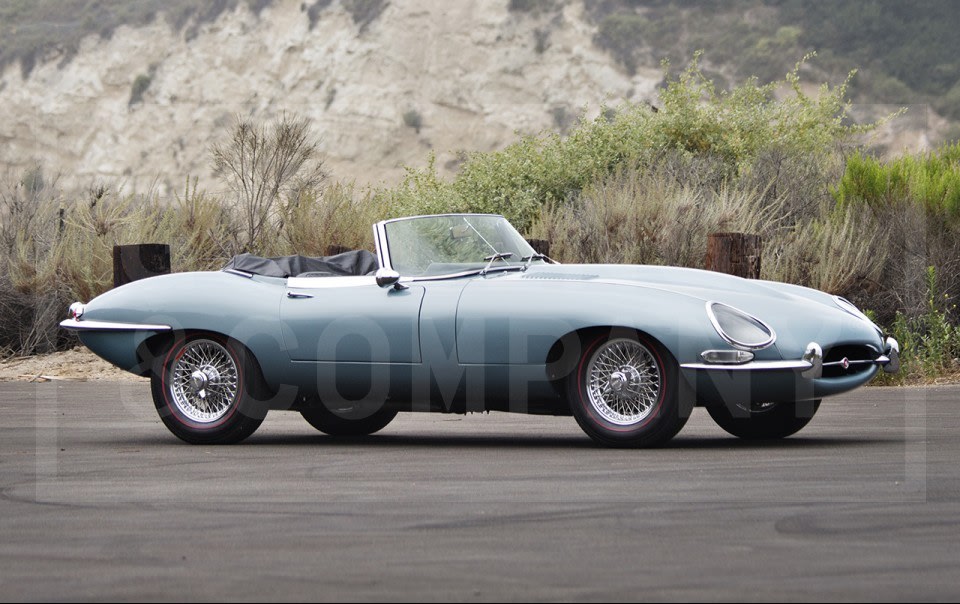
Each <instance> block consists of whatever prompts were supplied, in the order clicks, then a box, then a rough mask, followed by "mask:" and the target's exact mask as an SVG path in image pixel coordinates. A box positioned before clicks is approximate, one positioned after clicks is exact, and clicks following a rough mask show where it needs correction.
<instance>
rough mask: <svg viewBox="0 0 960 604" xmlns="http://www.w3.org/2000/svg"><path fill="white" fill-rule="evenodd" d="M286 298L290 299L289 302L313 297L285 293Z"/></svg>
mask: <svg viewBox="0 0 960 604" xmlns="http://www.w3.org/2000/svg"><path fill="white" fill-rule="evenodd" d="M287 297H288V298H290V299H291V300H302V299H306V298H312V297H313V296H311V295H310V294H301V293H297V292H287Z"/></svg>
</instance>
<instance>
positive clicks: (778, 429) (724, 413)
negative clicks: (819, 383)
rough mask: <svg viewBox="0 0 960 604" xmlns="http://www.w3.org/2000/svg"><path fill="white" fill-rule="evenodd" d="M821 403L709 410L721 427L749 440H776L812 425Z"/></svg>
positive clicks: (735, 406)
mask: <svg viewBox="0 0 960 604" xmlns="http://www.w3.org/2000/svg"><path fill="white" fill-rule="evenodd" d="M819 408H820V401H819V400H815V401H804V402H800V403H752V404H750V405H746V404H737V405H734V407H733V409H731V408H729V407H727V406H726V405H712V406H710V407H707V411H708V412H709V413H710V417H712V418H713V421H715V422H717V425H718V426H720V427H721V428H723V429H724V430H726V431H727V432H729V433H730V434H733V435H734V436H738V437H740V438H743V439H746V440H772V439H778V438H786V437H788V436H790V435H791V434H796V433H797V432H799V431H800V430H802V429H803V428H804V426H806V425H807V424H809V423H810V420H812V419H813V416H814V415H815V414H816V412H817V409H819Z"/></svg>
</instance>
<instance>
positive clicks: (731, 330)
mask: <svg viewBox="0 0 960 604" xmlns="http://www.w3.org/2000/svg"><path fill="white" fill-rule="evenodd" d="M707 316H708V317H710V322H711V323H713V327H714V328H715V329H716V330H717V333H718V334H720V337H721V338H723V339H724V340H726V341H727V343H729V344H732V345H733V346H734V347H736V348H740V349H741V350H759V349H761V348H766V347H767V346H770V345H771V344H773V342H774V340H776V339H777V335H776V334H775V333H774V331H773V329H772V328H771V327H770V326H769V325H767V324H766V323H764V322H763V321H761V320H760V319H758V318H756V317H754V316H753V315H750V314H747V313H745V312H743V311H742V310H739V309H737V308H734V307H732V306H730V305H728V304H723V303H721V302H707Z"/></svg>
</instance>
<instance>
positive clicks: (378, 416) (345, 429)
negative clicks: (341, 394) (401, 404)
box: [300, 399, 397, 436]
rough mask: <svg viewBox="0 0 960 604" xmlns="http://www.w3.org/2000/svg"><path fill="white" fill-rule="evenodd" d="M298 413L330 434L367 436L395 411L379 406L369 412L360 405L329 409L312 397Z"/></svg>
mask: <svg viewBox="0 0 960 604" xmlns="http://www.w3.org/2000/svg"><path fill="white" fill-rule="evenodd" d="M300 415H302V416H303V419H305V420H307V423H309V424H310V425H311V426H313V427H314V428H316V429H317V430H319V431H321V432H323V433H324V434H328V435H330V436H367V435H368V434H373V433H374V432H379V431H380V430H382V429H383V428H385V427H386V425H387V424H389V423H390V422H392V421H393V418H395V417H396V416H397V412H396V411H392V410H389V409H384V408H380V409H377V410H375V411H373V412H372V413H371V412H369V411H367V410H364V409H363V407H362V406H358V407H351V408H343V409H336V410H330V409H328V408H327V406H326V405H324V404H323V403H321V402H320V401H318V400H316V399H313V400H312V401H310V403H309V404H308V405H307V406H305V407H303V408H302V409H301V410H300Z"/></svg>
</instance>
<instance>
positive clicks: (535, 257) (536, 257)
mask: <svg viewBox="0 0 960 604" xmlns="http://www.w3.org/2000/svg"><path fill="white" fill-rule="evenodd" d="M534 260H543V261H544V262H547V263H549V264H556V263H557V261H556V260H554V259H553V258H551V257H550V256H547V255H546V254H540V253H536V254H532V255H530V256H524V257H523V258H521V259H520V261H521V262H526V264H524V265H523V270H527V269H528V268H530V264H531V263H533V261H534Z"/></svg>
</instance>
